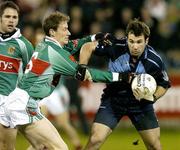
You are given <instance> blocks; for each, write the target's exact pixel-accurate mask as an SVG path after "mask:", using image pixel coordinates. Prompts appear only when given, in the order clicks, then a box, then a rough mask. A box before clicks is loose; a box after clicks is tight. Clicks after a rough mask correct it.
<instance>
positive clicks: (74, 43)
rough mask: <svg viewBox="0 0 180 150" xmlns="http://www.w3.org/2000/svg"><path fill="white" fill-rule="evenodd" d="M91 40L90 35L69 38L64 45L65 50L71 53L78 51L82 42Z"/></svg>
mask: <svg viewBox="0 0 180 150" xmlns="http://www.w3.org/2000/svg"><path fill="white" fill-rule="evenodd" d="M87 42H91V36H87V37H84V38H81V39H75V40H70V41H69V42H68V44H67V45H66V46H65V47H64V49H65V50H68V51H69V52H70V53H71V54H72V55H74V54H75V53H77V52H79V51H80V49H81V47H82V45H83V44H84V43H87Z"/></svg>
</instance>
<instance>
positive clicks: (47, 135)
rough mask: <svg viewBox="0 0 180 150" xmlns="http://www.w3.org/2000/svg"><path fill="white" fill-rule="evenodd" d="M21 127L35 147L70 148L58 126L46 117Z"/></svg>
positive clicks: (64, 149) (65, 149)
mask: <svg viewBox="0 0 180 150" xmlns="http://www.w3.org/2000/svg"><path fill="white" fill-rule="evenodd" d="M19 129H20V131H21V132H22V134H24V136H25V137H26V138H27V139H28V140H29V141H30V143H31V144H32V145H33V146H34V147H35V148H39V147H41V146H42V145H44V146H45V147H46V148H48V149H58V150H60V149H63V150H67V149H68V148H67V146H66V144H65V143H64V141H63V140H62V138H61V136H60V135H59V133H58V131H57V130H56V128H55V127H54V126H53V125H52V124H51V123H50V122H49V121H48V120H47V119H46V118H43V119H42V120H39V121H36V122H34V123H32V124H29V125H27V126H25V127H24V126H23V127H19Z"/></svg>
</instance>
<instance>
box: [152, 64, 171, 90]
mask: <svg viewBox="0 0 180 150" xmlns="http://www.w3.org/2000/svg"><path fill="white" fill-rule="evenodd" d="M159 65H160V68H158V69H157V72H156V82H157V85H159V86H162V87H164V88H169V87H170V86H171V84H170V80H169V77H168V74H167V71H166V68H165V65H164V63H162V62H161V63H160V64H159Z"/></svg>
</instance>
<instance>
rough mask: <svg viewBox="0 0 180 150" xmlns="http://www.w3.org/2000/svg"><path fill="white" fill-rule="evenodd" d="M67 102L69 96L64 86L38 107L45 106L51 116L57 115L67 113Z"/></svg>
mask: <svg viewBox="0 0 180 150" xmlns="http://www.w3.org/2000/svg"><path fill="white" fill-rule="evenodd" d="M69 102H70V95H69V92H68V89H67V88H66V87H65V86H64V85H61V86H60V87H58V88H56V89H55V90H54V91H53V93H52V94H51V95H50V96H48V97H46V98H44V99H43V100H42V101H40V102H39V105H40V106H42V105H45V106H46V107H47V109H48V111H49V112H50V113H51V114H52V115H58V114H61V113H63V112H65V111H67V109H68V107H69Z"/></svg>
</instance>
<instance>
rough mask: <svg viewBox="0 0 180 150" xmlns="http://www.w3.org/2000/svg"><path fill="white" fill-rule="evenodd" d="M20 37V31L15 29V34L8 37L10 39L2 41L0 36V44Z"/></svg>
mask: <svg viewBox="0 0 180 150" xmlns="http://www.w3.org/2000/svg"><path fill="white" fill-rule="evenodd" d="M20 36H22V35H21V32H20V29H18V28H16V32H15V33H14V34H13V35H12V36H10V37H8V38H6V39H3V38H2V37H1V36H0V41H2V42H4V41H9V40H11V39H16V38H19V37H20Z"/></svg>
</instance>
